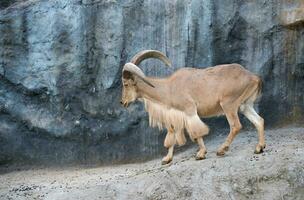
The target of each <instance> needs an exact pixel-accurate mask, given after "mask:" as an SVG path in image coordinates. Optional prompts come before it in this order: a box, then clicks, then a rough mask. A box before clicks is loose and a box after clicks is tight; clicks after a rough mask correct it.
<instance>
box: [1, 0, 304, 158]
mask: <svg viewBox="0 0 304 200" xmlns="http://www.w3.org/2000/svg"><path fill="white" fill-rule="evenodd" d="M0 8H1V9H2V10H0V162H1V163H7V162H25V161H26V162H34V163H75V162H77V163H109V162H128V161H133V160H136V161H140V160H146V159H149V158H151V157H155V156H156V155H159V154H160V152H161V151H163V150H164V148H163V147H162V143H163V141H162V140H163V138H164V134H159V133H158V130H156V129H152V128H147V127H148V122H147V114H146V113H145V112H144V111H143V108H142V105H141V104H140V103H136V104H134V105H133V106H131V107H130V108H128V109H127V110H126V109H124V108H121V106H120V105H119V99H120V93H121V82H120V81H121V80H120V77H121V69H122V66H123V65H124V63H125V62H127V61H128V60H130V58H131V57H132V56H133V55H134V54H135V53H137V52H138V51H140V50H143V49H157V50H160V51H162V52H165V53H166V55H167V56H168V57H169V58H170V59H171V60H172V63H173V68H171V69H168V68H165V66H164V65H163V64H162V63H160V62H159V61H155V60H147V61H144V62H143V63H142V64H141V66H142V68H143V70H144V72H145V73H146V74H147V75H150V76H166V75H168V74H171V73H172V72H173V71H175V70H176V69H178V68H180V67H183V66H193V67H199V68H204V67H207V66H211V65H216V64H221V63H233V62H237V63H240V64H242V65H244V66H245V67H246V68H248V69H249V70H251V71H253V72H255V73H257V74H259V75H260V76H261V77H262V78H263V81H264V90H263V96H262V98H261V101H260V103H259V105H258V107H259V110H260V113H261V115H262V116H264V118H265V120H266V126H267V127H276V126H282V125H287V124H293V123H299V124H300V123H303V122H304V114H303V113H304V97H303V93H304V28H303V27H304V25H303V24H304V15H303V11H302V10H303V9H301V8H304V3H303V1H301V0H297V1H288V0H280V1H277V2H273V1H267V0H259V1H255V2H253V1H250V2H246V1H241V0H228V1H220V0H218V1H212V0H205V1H200V0H184V1H182V0H172V1H162V0H52V1H50V0H48V1H47V0H27V1H21V0H17V1H15V0H11V1H10V0H6V1H1V3H0ZM209 122H210V123H211V127H212V124H214V123H216V124H220V125H222V124H223V123H222V122H223V119H222V120H221V119H220V120H209ZM224 124H225V123H224Z"/></svg>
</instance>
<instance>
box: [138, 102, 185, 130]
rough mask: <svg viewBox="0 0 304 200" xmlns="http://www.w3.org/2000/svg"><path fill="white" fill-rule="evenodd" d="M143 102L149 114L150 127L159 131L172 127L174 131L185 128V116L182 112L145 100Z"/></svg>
mask: <svg viewBox="0 0 304 200" xmlns="http://www.w3.org/2000/svg"><path fill="white" fill-rule="evenodd" d="M143 102H144V105H145V109H146V111H147V112H148V114H149V125H150V126H152V127H158V128H159V129H163V128H169V127H170V126H173V127H174V129H176V130H181V129H183V128H185V125H186V120H187V115H186V114H185V113H184V112H182V111H180V110H177V109H174V108H170V107H169V106H166V105H163V104H160V103H156V102H153V101H151V100H149V99H146V98H144V99H143Z"/></svg>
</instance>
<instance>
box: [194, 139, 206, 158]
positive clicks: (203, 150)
mask: <svg viewBox="0 0 304 200" xmlns="http://www.w3.org/2000/svg"><path fill="white" fill-rule="evenodd" d="M196 141H197V144H198V146H199V150H198V152H197V154H196V156H195V159H196V160H203V159H205V158H206V153H207V150H206V147H205V144H204V141H203V137H199V138H197V139H196Z"/></svg>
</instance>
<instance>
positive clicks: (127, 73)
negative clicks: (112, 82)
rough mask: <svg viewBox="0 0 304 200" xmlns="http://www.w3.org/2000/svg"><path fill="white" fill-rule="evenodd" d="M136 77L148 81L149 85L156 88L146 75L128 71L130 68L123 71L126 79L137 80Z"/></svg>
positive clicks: (123, 76)
mask: <svg viewBox="0 0 304 200" xmlns="http://www.w3.org/2000/svg"><path fill="white" fill-rule="evenodd" d="M135 77H136V78H138V79H139V80H142V81H143V82H144V83H146V84H148V85H149V86H151V87H153V88H154V85H153V84H152V83H150V82H149V81H147V80H146V79H145V77H142V76H141V75H138V74H136V73H134V72H131V71H128V70H124V71H123V72H122V78H124V79H127V80H132V81H135Z"/></svg>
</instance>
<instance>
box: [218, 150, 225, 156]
mask: <svg viewBox="0 0 304 200" xmlns="http://www.w3.org/2000/svg"><path fill="white" fill-rule="evenodd" d="M216 155H217V156H224V155H225V151H217V152H216Z"/></svg>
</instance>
